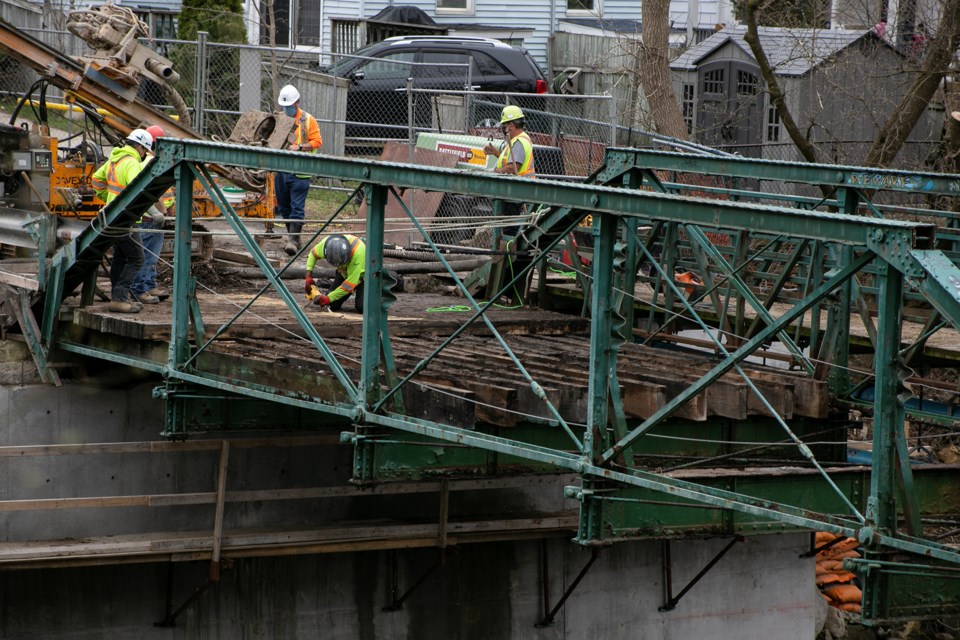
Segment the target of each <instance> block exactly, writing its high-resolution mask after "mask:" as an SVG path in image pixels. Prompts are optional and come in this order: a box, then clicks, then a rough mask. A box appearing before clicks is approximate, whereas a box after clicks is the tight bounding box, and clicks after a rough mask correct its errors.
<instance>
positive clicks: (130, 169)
mask: <svg viewBox="0 0 960 640" xmlns="http://www.w3.org/2000/svg"><path fill="white" fill-rule="evenodd" d="M125 142H126V144H125V145H123V146H122V147H117V148H115V149H114V150H113V151H111V152H110V159H109V160H107V161H106V162H105V163H103V165H101V166H100V168H99V169H97V170H96V171H95V172H94V173H93V176H92V177H91V179H90V183H91V186H92V187H93V189H94V190H95V191H96V192H97V196H98V197H99V198H100V199H101V200H103V201H104V202H105V203H107V204H110V203H111V202H113V201H114V200H115V199H116V197H117V196H118V195H119V194H120V192H121V191H123V189H124V188H125V187H126V186H127V185H128V184H130V182H132V181H133V179H134V178H136V177H137V175H138V174H139V173H140V170H141V169H142V168H143V165H142V164H141V162H143V159H144V158H145V157H146V155H147V152H148V151H150V150H151V149H153V136H151V135H150V133H149V132H147V131H146V130H144V129H134V130H133V131H131V132H130V135H128V136H127V139H126V141H125ZM137 224H139V220H138V221H137ZM109 231H111V230H108V233H109ZM116 231H117V234H118V236H119V237H118V239H117V242H116V243H115V244H114V245H113V258H112V260H111V263H110V286H111V290H110V305H109V307H107V308H108V309H109V310H110V311H117V312H119V313H138V312H139V311H140V309H141V308H142V307H143V305H141V304H140V303H139V302H137V300H136V298H135V297H134V296H133V291H132V290H131V287H132V286H133V281H134V280H135V279H136V277H137V274H138V273H139V272H140V267H142V266H143V245H142V244H141V241H140V230H139V227H138V226H134V227H131V228H129V229H118V230H116ZM121 234H122V235H121Z"/></svg>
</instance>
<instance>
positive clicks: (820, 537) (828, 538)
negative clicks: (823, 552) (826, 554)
mask: <svg viewBox="0 0 960 640" xmlns="http://www.w3.org/2000/svg"><path fill="white" fill-rule="evenodd" d="M836 539H837V534H835V533H830V532H828V531H817V536H816V542H817V546H818V547H820V546H823V545H825V544H827V543H828V542H833V541H834V540H836Z"/></svg>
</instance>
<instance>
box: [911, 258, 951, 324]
mask: <svg viewBox="0 0 960 640" xmlns="http://www.w3.org/2000/svg"><path fill="white" fill-rule="evenodd" d="M910 255H911V257H912V258H913V259H914V260H915V261H916V264H917V268H918V270H919V271H920V272H921V273H922V275H920V276H919V277H918V278H917V283H918V286H919V287H921V288H922V289H923V293H924V297H925V298H926V299H927V300H929V301H930V303H931V304H932V305H933V306H934V307H936V309H937V310H938V311H939V312H940V314H941V315H942V316H943V317H944V318H947V319H949V320H950V322H951V323H952V324H953V327H954V328H955V329H957V330H960V269H958V268H957V266H956V265H955V264H954V263H953V262H952V261H951V260H949V259H948V258H947V257H946V256H945V255H944V254H943V253H942V252H941V251H911V252H910Z"/></svg>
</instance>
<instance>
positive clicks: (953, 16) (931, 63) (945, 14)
mask: <svg viewBox="0 0 960 640" xmlns="http://www.w3.org/2000/svg"><path fill="white" fill-rule="evenodd" d="M939 25H940V27H939V29H937V34H936V36H934V38H933V40H932V41H931V42H930V43H929V45H928V47H927V49H926V52H925V55H924V57H923V62H922V64H921V66H920V70H919V73H918V75H917V78H916V80H914V82H913V86H911V87H910V90H909V91H908V92H907V95H906V96H904V98H903V100H902V101H901V103H900V105H898V107H897V108H896V109H894V111H893V115H891V116H890V119H889V120H887V122H886V124H884V125H883V127H882V128H881V129H880V133H879V135H878V136H877V139H876V141H875V142H874V144H873V147H872V148H871V149H870V151H869V152H868V153H867V158H866V164H868V165H872V166H878V167H883V166H886V165H888V164H890V163H891V162H892V161H893V159H894V158H895V157H896V155H897V153H898V152H899V151H900V147H902V146H903V143H904V141H905V140H906V139H907V135H909V133H910V131H911V130H912V129H913V127H914V125H916V123H917V120H919V119H920V115H921V114H922V113H923V110H924V109H926V107H927V104H928V103H929V102H930V98H932V97H933V94H934V92H935V91H936V90H937V87H939V86H940V83H941V82H942V81H943V79H944V76H946V74H947V73H948V71H949V68H950V63H951V62H952V61H953V59H954V56H955V55H956V51H957V45H958V44H960V2H955V1H951V2H945V3H944V5H943V11H942V13H941V14H940V21H939Z"/></svg>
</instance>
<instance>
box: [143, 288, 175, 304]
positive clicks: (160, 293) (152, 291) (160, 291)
mask: <svg viewBox="0 0 960 640" xmlns="http://www.w3.org/2000/svg"><path fill="white" fill-rule="evenodd" d="M147 293H149V294H150V295H152V296H157V297H158V298H160V302H163V301H164V300H166V299H167V298H169V297H170V294H169V293H167V292H166V291H164V290H163V289H158V288H156V287H154V288H153V289H150V291H147Z"/></svg>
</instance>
